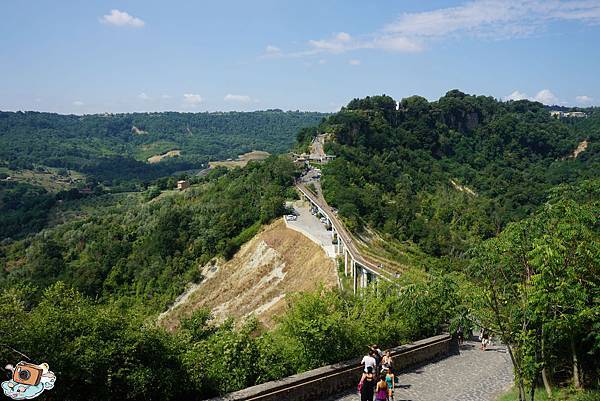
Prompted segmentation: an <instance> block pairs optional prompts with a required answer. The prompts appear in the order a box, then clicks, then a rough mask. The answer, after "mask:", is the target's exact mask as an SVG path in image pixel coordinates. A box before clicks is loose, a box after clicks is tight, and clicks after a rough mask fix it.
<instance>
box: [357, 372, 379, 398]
mask: <svg viewBox="0 0 600 401" xmlns="http://www.w3.org/2000/svg"><path fill="white" fill-rule="evenodd" d="M375 385H376V382H375V376H373V368H372V367H371V366H369V367H368V368H367V372H366V373H363V375H362V378H361V379H360V382H359V383H358V392H359V394H360V401H373V395H374V394H375Z"/></svg>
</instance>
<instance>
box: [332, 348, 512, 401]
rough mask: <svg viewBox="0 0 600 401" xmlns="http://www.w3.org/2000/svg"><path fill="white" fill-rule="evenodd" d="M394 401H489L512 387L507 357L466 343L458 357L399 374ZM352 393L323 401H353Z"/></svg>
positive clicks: (497, 350) (502, 350) (499, 351)
mask: <svg viewBox="0 0 600 401" xmlns="http://www.w3.org/2000/svg"><path fill="white" fill-rule="evenodd" d="M399 378H400V382H399V388H396V390H395V391H394V401H493V400H495V399H496V398H497V397H498V396H499V395H500V394H502V393H503V392H505V391H506V390H508V389H509V388H510V387H511V386H512V383H513V374H512V365H511V362H510V357H509V356H508V354H507V353H506V350H505V348H504V347H500V346H498V347H491V348H488V350H487V351H481V350H480V349H479V343H476V342H466V343H465V344H463V345H462V346H461V349H460V355H453V356H450V357H448V358H445V359H442V360H440V361H437V362H435V363H430V364H427V365H424V366H421V367H417V368H413V369H410V370H408V371H406V372H401V373H400V376H399ZM357 400H360V396H359V395H358V394H357V393H356V390H352V391H349V392H346V393H344V394H339V395H338V396H336V397H333V398H329V399H328V400H327V401H357Z"/></svg>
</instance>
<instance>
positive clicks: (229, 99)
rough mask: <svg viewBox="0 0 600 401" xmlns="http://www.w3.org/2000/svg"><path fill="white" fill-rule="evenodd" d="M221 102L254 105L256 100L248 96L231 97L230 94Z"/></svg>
mask: <svg viewBox="0 0 600 401" xmlns="http://www.w3.org/2000/svg"><path fill="white" fill-rule="evenodd" d="M223 100H225V101H226V102H235V103H256V102H257V100H256V99H252V98H251V97H250V96H248V95H232V94H227V95H225V97H224V98H223Z"/></svg>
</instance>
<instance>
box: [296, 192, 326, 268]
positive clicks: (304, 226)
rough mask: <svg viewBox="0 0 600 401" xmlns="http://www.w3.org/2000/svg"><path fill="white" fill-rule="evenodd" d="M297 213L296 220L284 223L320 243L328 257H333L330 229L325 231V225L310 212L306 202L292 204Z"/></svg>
mask: <svg viewBox="0 0 600 401" xmlns="http://www.w3.org/2000/svg"><path fill="white" fill-rule="evenodd" d="M290 206H292V207H293V208H294V211H295V212H296V214H297V216H298V217H297V220H295V221H286V222H285V225H286V226H287V227H289V228H291V229H292V230H296V231H299V232H301V233H302V234H304V235H305V236H306V237H308V238H310V240H311V241H313V242H315V243H316V244H318V245H320V246H321V248H323V250H324V251H325V252H326V253H327V256H329V257H330V258H335V249H334V245H333V244H332V243H331V231H327V228H325V225H324V224H323V223H321V222H320V221H319V219H318V218H317V217H316V216H313V215H312V214H311V213H310V207H309V203H308V202H302V201H296V202H294V203H293V204H292V205H290Z"/></svg>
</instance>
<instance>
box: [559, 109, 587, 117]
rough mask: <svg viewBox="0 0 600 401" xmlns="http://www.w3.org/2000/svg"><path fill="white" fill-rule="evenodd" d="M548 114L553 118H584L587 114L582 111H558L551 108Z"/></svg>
mask: <svg viewBox="0 0 600 401" xmlns="http://www.w3.org/2000/svg"><path fill="white" fill-rule="evenodd" d="M550 116H552V117H554V118H585V117H587V114H585V113H584V112H583V111H559V110H551V111H550Z"/></svg>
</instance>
